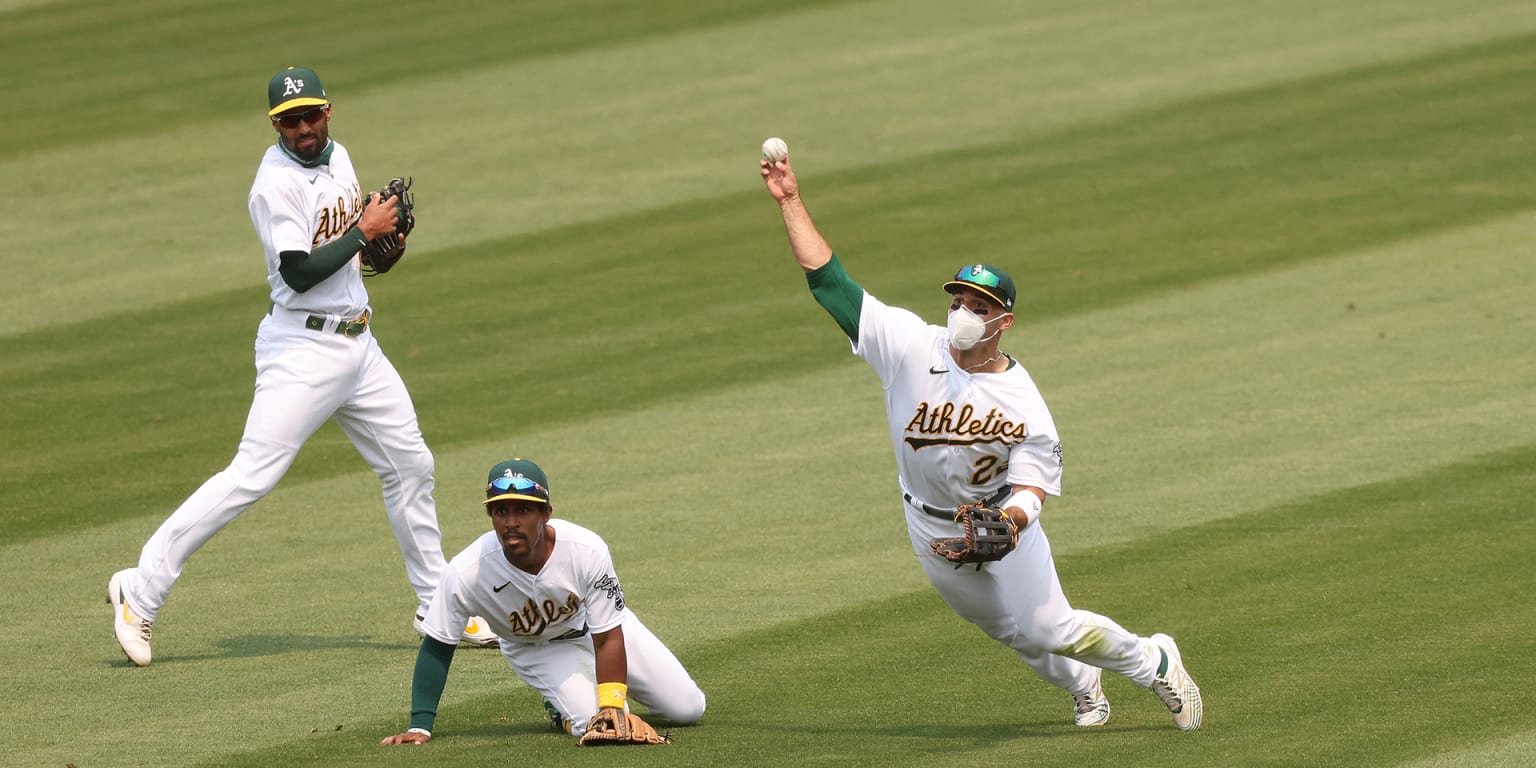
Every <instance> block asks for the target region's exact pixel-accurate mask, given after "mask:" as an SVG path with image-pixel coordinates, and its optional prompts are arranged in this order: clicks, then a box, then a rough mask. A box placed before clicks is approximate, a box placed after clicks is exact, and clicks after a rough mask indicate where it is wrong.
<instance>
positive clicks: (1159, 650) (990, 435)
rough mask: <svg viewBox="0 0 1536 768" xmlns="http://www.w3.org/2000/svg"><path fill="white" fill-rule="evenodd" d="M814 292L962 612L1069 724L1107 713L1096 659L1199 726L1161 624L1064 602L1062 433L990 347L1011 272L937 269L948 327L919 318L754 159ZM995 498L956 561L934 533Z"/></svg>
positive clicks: (935, 567)
mask: <svg viewBox="0 0 1536 768" xmlns="http://www.w3.org/2000/svg"><path fill="white" fill-rule="evenodd" d="M761 172H762V176H763V181H764V182H765V184H766V185H767V187H768V192H769V193H770V194H771V195H772V196H773V198H774V199H775V200H777V201H778V203H779V210H780V212H781V213H782V214H783V218H784V227H785V230H786V231H787V232H788V234H789V243H790V247H791V249H792V250H793V251H794V255H795V259H796V260H797V261H799V263H800V266H801V268H802V269H804V270H805V272H806V279H807V281H808V282H809V284H810V289H811V294H812V295H813V296H814V297H815V298H816V301H817V302H818V303H820V304H821V306H822V307H823V308H824V309H826V310H827V312H828V313H829V314H830V315H832V317H833V319H835V320H836V321H837V324H838V326H839V327H841V328H842V329H843V333H844V334H846V335H847V336H848V339H849V341H850V342H851V343H852V347H853V353H854V354H855V355H857V356H859V357H860V358H862V359H863V360H864V361H865V362H866V363H868V364H869V366H870V367H871V368H873V369H874V371H875V373H876V375H878V376H879V378H880V383H881V385H882V386H883V387H884V390H885V404H886V417H887V418H888V419H889V420H890V430H891V442H892V444H893V447H894V448H895V452H896V468H897V479H898V481H899V482H900V484H901V494H902V509H903V513H904V514H905V516H906V521H907V532H908V536H909V537H910V539H911V541H912V547H913V550H914V552H915V553H916V554H918V555H920V556H921V558H920V562H921V563H922V567H923V570H924V571H925V572H926V574H927V576H928V579H929V581H930V582H931V583H932V584H933V586H934V588H935V589H937V590H938V592H939V594H940V595H941V596H942V597H943V598H944V600H945V602H947V603H949V606H950V607H951V608H953V609H954V611H955V613H958V614H959V615H960V616H961V617H962V618H964V619H965V620H967V621H969V622H971V623H972V624H975V625H976V626H977V627H980V628H981V630H982V631H983V632H985V633H987V635H988V636H989V637H991V638H993V639H994V640H997V641H998V642H1000V643H1002V644H1004V645H1006V646H1008V647H1009V648H1011V649H1013V651H1014V652H1015V653H1017V654H1018V656H1019V658H1021V659H1023V660H1024V662H1025V663H1026V664H1028V665H1029V666H1030V667H1031V668H1033V669H1034V670H1035V672H1036V673H1037V674H1039V675H1040V676H1041V677H1043V678H1045V680H1046V681H1047V682H1049V683H1051V684H1052V685H1055V686H1056V687H1058V688H1062V689H1065V690H1066V691H1067V692H1068V693H1070V694H1071V695H1072V702H1073V709H1074V721H1075V722H1076V724H1077V725H1080V726H1095V725H1103V724H1104V723H1105V722H1107V721H1108V720H1109V712H1110V709H1109V700H1108V699H1107V698H1106V697H1105V696H1104V690H1103V687H1102V686H1101V685H1100V674H1101V671H1102V670H1105V669H1107V670H1110V671H1112V672H1118V673H1119V674H1121V675H1124V676H1125V677H1127V678H1129V679H1130V680H1131V681H1132V682H1134V683H1135V684H1137V685H1139V686H1141V687H1143V688H1150V689H1152V691H1153V692H1154V693H1156V694H1157V696H1158V697H1159V698H1160V699H1162V701H1163V703H1164V704H1165V705H1166V706H1167V707H1168V711H1169V712H1171V713H1172V714H1173V720H1174V723H1175V724H1176V725H1177V726H1178V727H1179V728H1180V729H1182V730H1186V731H1192V730H1195V729H1197V728H1199V727H1200V720H1201V715H1202V708H1203V705H1202V702H1201V699H1200V689H1199V687H1197V686H1196V685H1195V681H1194V680H1193V679H1192V678H1191V677H1190V676H1189V673H1188V672H1187V671H1186V670H1185V668H1184V664H1183V661H1182V659H1181V658H1180V656H1179V648H1178V646H1177V645H1176V644H1175V643H1174V641H1173V638H1171V637H1169V636H1167V635H1163V634H1157V635H1152V636H1151V637H1139V636H1137V635H1134V634H1132V633H1130V632H1128V631H1126V630H1125V629H1124V628H1122V627H1121V626H1120V625H1119V624H1116V623H1115V622H1114V621H1112V620H1110V619H1109V618H1107V617H1104V616H1100V615H1098V614H1095V613H1090V612H1088V611H1081V610H1073V608H1072V606H1071V605H1070V604H1069V603H1068V602H1067V598H1066V595H1065V594H1064V593H1063V592H1062V588H1061V582H1060V580H1059V579H1058V577H1057V574H1056V566H1055V563H1054V561H1053V560H1052V558H1051V549H1050V544H1049V543H1048V542H1047V541H1046V538H1045V531H1044V530H1043V529H1042V527H1041V523H1040V515H1041V511H1042V509H1043V503H1044V501H1045V497H1046V496H1047V495H1050V496H1057V495H1060V494H1061V465H1062V456H1061V441H1060V438H1059V437H1058V436H1057V434H1056V425H1055V423H1054V422H1053V421H1052V420H1051V413H1050V411H1049V410H1048V409H1047V408H1046V406H1045V401H1044V400H1043V399H1041V396H1040V392H1039V390H1038V389H1036V388H1035V383H1034V381H1033V380H1032V379H1031V378H1030V376H1029V373H1028V372H1027V371H1025V370H1024V367H1023V366H1022V365H1020V364H1019V362H1018V361H1017V360H1015V359H1014V358H1012V357H1010V356H1009V355H1008V354H1007V353H1005V352H1003V351H1001V350H1000V349H999V348H998V344H999V340H1000V338H1001V336H1002V334H1003V332H1004V331H1007V330H1008V329H1009V328H1010V327H1012V326H1013V323H1014V314H1013V310H1014V300H1015V298H1016V295H1015V288H1014V283H1013V280H1012V278H1010V277H1009V276H1008V275H1007V274H1005V273H1004V272H1003V271H1002V270H1000V269H998V268H997V267H994V266H992V265H989V264H974V265H970V266H966V267H963V268H961V269H960V271H959V272H958V273H956V274H955V276H954V278H953V279H951V280H949V281H948V282H946V283H945V284H944V289H945V290H946V291H947V292H949V294H950V305H949V319H948V323H947V327H940V326H935V325H929V324H927V323H925V322H923V320H922V319H921V318H919V317H918V316H917V315H915V314H913V313H912V312H909V311H907V310H904V309H900V308H897V307H890V306H887V305H885V304H883V303H881V302H880V301H879V300H878V299H876V298H875V297H873V296H871V295H869V294H868V293H867V292H865V291H864V289H862V288H860V287H859V285H858V284H857V283H855V282H854V281H853V279H852V278H850V277H849V276H848V273H847V272H845V271H844V270H843V266H842V264H841V262H840V261H839V259H838V258H837V256H836V255H835V254H834V253H833V252H832V248H831V246H829V245H828V244H827V242H826V240H825V239H823V238H822V236H821V234H820V233H819V232H818V231H817V229H816V227H815V224H814V223H813V222H812V221H811V215H810V213H809V212H808V211H807V210H806V207H805V203H804V201H802V200H801V198H800V185H799V182H798V181H797V180H796V178H795V173H794V171H793V170H792V169H791V167H790V163H789V159H788V158H787V157H786V158H785V159H782V160H777V161H769V160H767V159H765V160H763V161H761ZM975 499H987V500H990V501H992V502H995V503H996V504H997V505H999V506H1001V507H1002V508H1003V510H1004V511H1005V512H1006V514H1007V515H1008V517H1009V518H1011V519H1012V522H1013V525H1014V526H1015V527H1016V533H1015V535H1016V544H1014V548H1013V549H1012V550H1011V551H1008V552H1007V553H1006V554H1005V555H1003V556H1002V557H1001V559H998V560H995V561H993V562H987V563H978V564H977V565H975V566H974V567H972V566H969V565H968V566H964V567H956V566H955V565H954V564H952V563H950V562H948V561H946V560H944V559H942V558H940V557H934V556H932V555H933V553H934V551H935V549H934V547H933V545H932V543H933V542H935V541H938V540H944V539H949V538H953V537H956V536H959V535H961V533H962V531H961V530H960V526H958V525H957V524H956V522H955V520H954V516H955V513H956V507H957V506H959V505H960V504H964V503H967V502H970V501H972V500H975Z"/></svg>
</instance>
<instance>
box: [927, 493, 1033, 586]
mask: <svg viewBox="0 0 1536 768" xmlns="http://www.w3.org/2000/svg"><path fill="white" fill-rule="evenodd" d="M955 522H957V523H959V524H960V528H961V535H960V536H953V537H950V538H947V539H934V540H933V542H932V544H931V545H930V546H932V547H933V553H934V554H935V555H938V556H939V557H942V558H944V559H945V560H948V561H950V562H951V563H954V564H955V567H956V568H959V567H960V566H962V565H970V564H971V563H975V564H976V570H978V571H979V570H981V564H982V563H990V562H992V561H993V560H1001V559H1003V557H1004V556H1005V555H1007V554H1008V553H1009V552H1012V551H1013V548H1014V547H1016V546H1018V545H1019V526H1018V524H1016V523H1014V522H1013V518H1011V517H1009V516H1008V513H1007V512H1004V511H1003V510H1002V509H1000V508H998V507H995V506H988V505H987V503H986V502H984V501H980V500H977V501H975V502H972V503H970V504H962V505H960V508H959V509H957V510H955Z"/></svg>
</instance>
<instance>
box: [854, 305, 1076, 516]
mask: <svg viewBox="0 0 1536 768" xmlns="http://www.w3.org/2000/svg"><path fill="white" fill-rule="evenodd" d="M853 352H854V354H856V355H858V356H859V357H861V358H863V359H864V361H865V362H867V363H869V366H870V367H871V368H873V369H874V370H875V373H876V375H878V376H879V377H880V382H881V384H882V385H884V388H885V410H886V418H887V419H889V421H890V429H891V443H892V446H893V447H894V448H895V451H896V469H897V472H898V475H899V480H900V482H901V488H902V491H903V492H905V493H907V494H910V495H911V496H912V497H913V499H914V500H916V501H918V502H920V503H926V504H929V505H931V506H935V507H947V508H953V507H956V506H958V505H960V504H963V503H965V502H968V501H971V500H973V499H976V498H978V497H985V496H988V495H990V494H991V493H992V492H993V491H996V490H997V489H998V488H1000V487H1002V486H1003V485H1007V484H1013V485H1032V486H1035V487H1037V488H1040V489H1042V490H1044V491H1045V492H1046V493H1048V494H1051V495H1053V496H1059V495H1060V494H1061V464H1062V457H1061V441H1060V439H1059V438H1058V437H1057V435H1056V424H1055V422H1054V421H1052V420H1051V412H1050V410H1049V409H1047V408H1046V406H1045V400H1044V399H1043V398H1042V397H1041V396H1040V390H1039V389H1037V388H1036V387H1035V382H1034V380H1033V379H1031V378H1030V376H1029V372H1028V371H1026V370H1024V367H1023V366H1022V365H1019V364H1018V363H1017V361H1015V362H1014V363H1013V364H1012V365H1010V366H1009V367H1008V369H1007V370H1006V371H1003V372H1001V373H967V372H966V371H963V370H961V369H960V367H959V366H958V365H956V364H955V361H954V359H953V358H952V357H950V354H949V331H948V330H947V329H945V328H942V327H939V326H936V325H929V324H927V323H925V322H924V321H923V320H922V318H920V317H918V316H917V315H915V314H913V313H912V312H909V311H907V310H905V309H901V308H899V307H891V306H887V305H885V304H884V303H882V302H880V300H878V299H876V298H875V297H874V296H871V295H870V294H869V293H868V292H865V293H864V300H863V305H862V307H861V309H860V314H859V339H858V342H857V343H855V344H854V345H853ZM933 521H934V522H935V523H940V522H943V521H940V520H938V519H937V518H933ZM929 535H931V536H938V535H953V534H952V532H943V531H938V530H935V531H932V532H931V533H930V534H929Z"/></svg>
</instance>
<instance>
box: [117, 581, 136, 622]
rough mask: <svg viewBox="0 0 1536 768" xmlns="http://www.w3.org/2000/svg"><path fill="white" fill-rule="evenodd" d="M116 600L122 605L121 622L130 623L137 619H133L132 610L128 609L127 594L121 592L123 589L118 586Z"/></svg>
mask: <svg viewBox="0 0 1536 768" xmlns="http://www.w3.org/2000/svg"><path fill="white" fill-rule="evenodd" d="M117 602H119V603H121V604H122V606H123V623H124V624H132V623H134V622H135V621H137V619H135V618H134V617H133V611H130V610H128V596H127V595H126V594H124V593H123V590H122V589H121V588H119V589H118V590H117Z"/></svg>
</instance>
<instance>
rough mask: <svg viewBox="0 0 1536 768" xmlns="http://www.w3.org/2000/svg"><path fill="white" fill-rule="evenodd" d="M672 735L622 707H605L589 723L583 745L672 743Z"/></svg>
mask: <svg viewBox="0 0 1536 768" xmlns="http://www.w3.org/2000/svg"><path fill="white" fill-rule="evenodd" d="M671 743H672V737H671V736H663V735H662V734H659V733H657V732H656V729H655V728H652V727H651V724H650V723H647V722H646V721H644V720H641V719H640V718H639V716H637V715H632V714H630V713H628V712H625V711H624V710H622V709H616V708H614V707H603V708H602V709H599V710H598V711H597V714H595V715H593V716H592V719H591V721H589V722H588V723H587V732H586V733H583V734H582V735H581V746H583V747H602V746H609V745H620V744H671Z"/></svg>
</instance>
